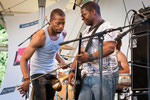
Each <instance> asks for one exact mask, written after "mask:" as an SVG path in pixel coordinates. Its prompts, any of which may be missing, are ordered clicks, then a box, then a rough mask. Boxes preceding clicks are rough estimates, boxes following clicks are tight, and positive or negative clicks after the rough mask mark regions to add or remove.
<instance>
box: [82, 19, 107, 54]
mask: <svg viewBox="0 0 150 100" xmlns="http://www.w3.org/2000/svg"><path fill="white" fill-rule="evenodd" d="M104 22H105V21H104V20H102V21H101V22H100V23H99V24H98V25H97V26H96V28H95V30H94V31H93V33H92V34H91V35H94V34H95V32H96V31H97V29H98V28H99V26H100V25H102V24H103V23H104ZM92 39H93V37H91V38H89V41H88V43H87V45H86V48H85V51H86V52H87V51H88V49H89V47H90V46H91V44H92Z"/></svg>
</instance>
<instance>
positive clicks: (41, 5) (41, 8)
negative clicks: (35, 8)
mask: <svg viewBox="0 0 150 100" xmlns="http://www.w3.org/2000/svg"><path fill="white" fill-rule="evenodd" d="M45 4H46V0H38V5H39V24H38V28H39V29H40V28H41V27H42V26H43V25H44V24H45Z"/></svg>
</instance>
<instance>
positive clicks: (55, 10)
mask: <svg viewBox="0 0 150 100" xmlns="http://www.w3.org/2000/svg"><path fill="white" fill-rule="evenodd" d="M55 15H59V16H63V17H64V16H65V13H64V12H63V11H62V10H61V9H59V8H57V9H54V10H53V11H52V12H51V14H50V19H53V18H54V16H55Z"/></svg>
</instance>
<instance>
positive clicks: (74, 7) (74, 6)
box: [73, 0, 77, 10]
mask: <svg viewBox="0 0 150 100" xmlns="http://www.w3.org/2000/svg"><path fill="white" fill-rule="evenodd" d="M76 1H77V0H75V1H74V5H73V10H75V9H76Z"/></svg>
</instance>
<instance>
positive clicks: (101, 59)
mask: <svg viewBox="0 0 150 100" xmlns="http://www.w3.org/2000/svg"><path fill="white" fill-rule="evenodd" d="M130 26H131V25H129V26H125V27H118V28H116V29H106V30H104V31H102V32H98V33H95V34H93V35H91V36H86V37H82V38H81V37H80V38H78V39H74V40H70V41H65V42H61V43H59V45H64V44H68V43H71V42H75V41H79V40H82V39H86V38H90V37H95V36H98V40H99V46H98V47H99V48H98V55H99V56H98V58H99V71H100V83H101V85H100V87H99V90H100V94H99V95H100V100H103V99H102V94H103V92H102V65H103V40H104V36H103V35H104V34H107V33H109V32H113V31H117V30H120V31H122V29H123V28H126V27H130Z"/></svg>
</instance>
